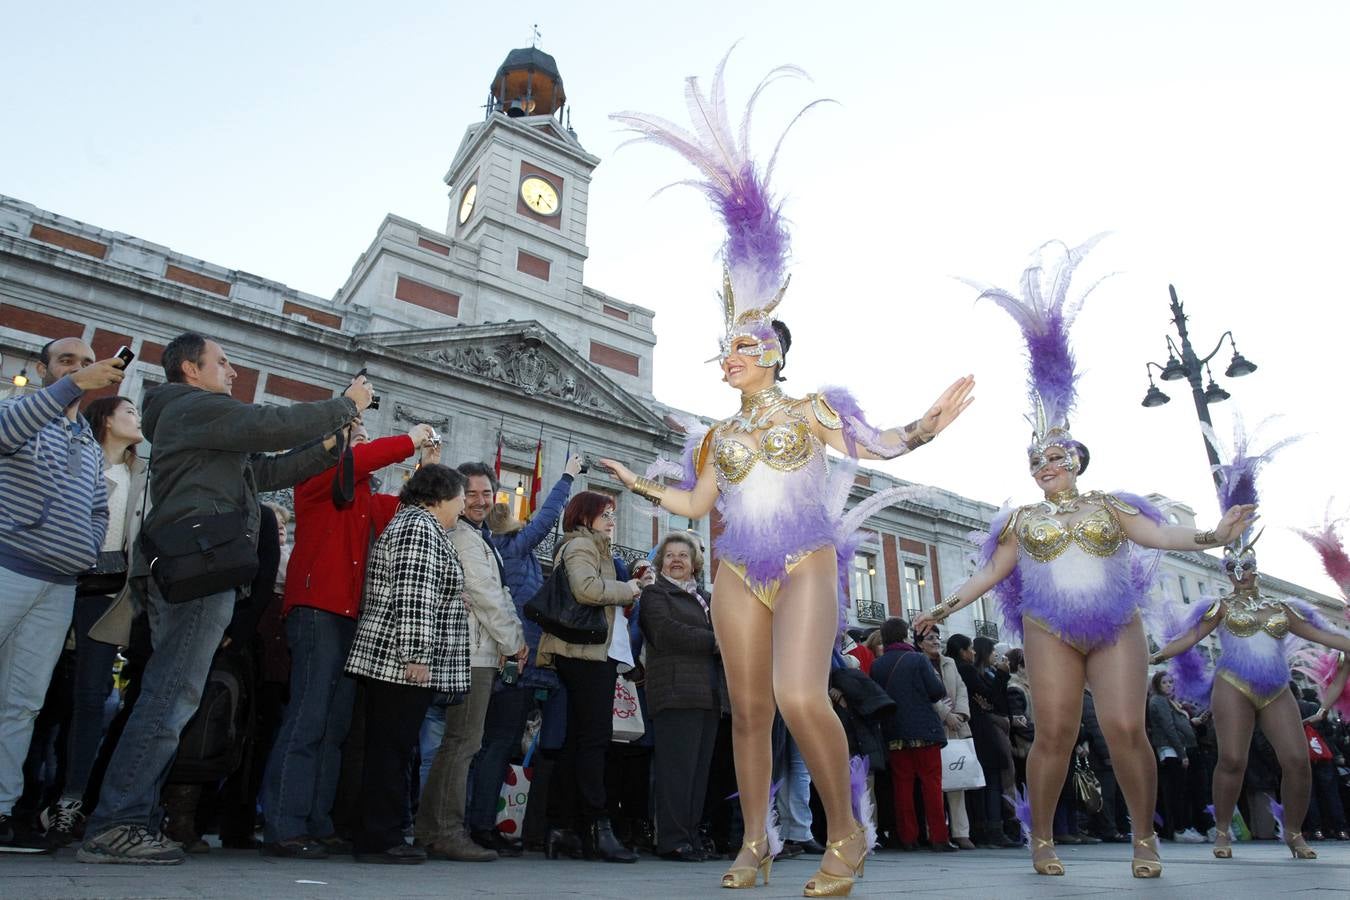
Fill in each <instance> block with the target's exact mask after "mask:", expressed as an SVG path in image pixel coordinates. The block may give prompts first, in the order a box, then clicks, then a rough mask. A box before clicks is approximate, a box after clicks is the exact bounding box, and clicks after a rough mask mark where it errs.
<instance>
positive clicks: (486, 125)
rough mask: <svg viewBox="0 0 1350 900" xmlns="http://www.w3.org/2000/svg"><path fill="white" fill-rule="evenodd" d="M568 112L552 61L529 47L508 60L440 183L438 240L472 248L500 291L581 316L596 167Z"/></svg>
mask: <svg viewBox="0 0 1350 900" xmlns="http://www.w3.org/2000/svg"><path fill="white" fill-rule="evenodd" d="M566 103H567V94H566V92H565V90H564V88H563V80H562V75H561V74H560V73H559V72H558V64H557V62H556V61H554V59H553V57H552V56H550V55H549V54H547V53H545V52H543V51H542V50H540V49H538V48H537V47H528V48H523V49H519V50H512V51H511V52H510V53H509V54H507V56H506V60H505V61H504V62H503V63H502V64H501V67H500V68H498V69H497V74H496V75H495V76H494V77H493V79H492V82H491V84H490V85H489V86H488V101H487V105H486V108H487V115H486V117H485V118H484V120H483V121H482V122H479V123H476V124H474V125H472V126H470V127H469V129H468V130H467V131H466V132H465V135H464V139H463V140H462V141H461V142H460V146H459V149H458V150H457V151H456V153H455V157H454V160H453V161H452V162H451V163H450V170H449V171H448V172H447V173H446V175H445V183H446V184H447V185H449V187H450V216H449V221H448V223H447V226H446V233H447V234H448V235H449V236H451V237H453V238H455V239H457V240H458V241H463V242H464V243H466V244H471V245H475V246H476V247H477V248H478V252H479V260H480V263H479V265H480V270H481V273H482V275H483V276H484V277H485V278H487V279H490V280H491V281H492V282H496V284H497V285H499V286H500V288H501V289H502V290H504V291H506V292H508V293H517V292H524V293H528V294H529V295H532V296H535V297H537V298H539V299H542V300H546V301H547V302H549V303H550V305H557V306H559V307H567V306H575V307H579V306H581V305H582V303H583V296H582V295H583V287H582V269H583V265H584V263H585V260H586V256H587V254H588V250H587V247H586V204H587V198H588V196H589V186H590V178H591V173H592V171H594V169H595V167H596V165H598V164H599V162H600V160H599V159H598V158H596V157H594V156H592V155H591V154H589V153H587V152H586V150H585V148H583V147H582V146H581V143H580V141H578V140H577V137H576V133H575V132H573V131H572V129H571V128H570V126H569V125H568V117H567V112H566ZM485 286H486V285H485ZM484 299H486V298H484ZM480 314H483V315H484V317H485V318H487V319H491V318H492V316H491V313H490V312H489V311H488V310H482V311H481V313H480ZM503 318H505V316H503Z"/></svg>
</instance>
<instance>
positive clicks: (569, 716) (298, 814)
mask: <svg viewBox="0 0 1350 900" xmlns="http://www.w3.org/2000/svg"><path fill="white" fill-rule="evenodd" d="M163 365H164V368H165V376H166V382H167V383H166V384H164V385H162V386H159V387H156V388H153V389H151V390H150V391H148V392H147V395H146V397H145V400H144V409H143V410H142V409H138V408H137V406H136V405H135V403H134V402H133V401H132V400H131V399H130V398H127V397H122V396H112V397H105V398H101V399H95V400H92V401H91V402H88V403H86V404H84V405H83V409H81V401H82V399H83V398H84V395H85V394H86V393H87V392H91V391H98V390H100V389H103V388H108V387H114V386H116V385H117V384H118V383H119V382H120V381H121V377H122V369H123V363H122V362H121V361H120V360H118V359H115V358H114V359H111V360H101V361H99V360H95V358H94V354H93V351H92V350H91V349H90V348H89V347H88V346H87V345H86V344H84V343H83V342H82V341H79V340H77V339H73V338H72V339H63V340H58V341H53V342H52V343H50V344H49V345H48V346H47V347H45V348H44V349H43V351H42V353H41V356H40V363H39V365H38V372H39V374H40V375H41V376H42V378H43V382H44V384H43V387H42V388H41V390H37V391H34V392H32V393H30V394H28V395H26V396H23V397H19V398H15V399H11V400H7V401H4V402H3V403H0V451H3V452H2V453H0V491H3V492H4V493H5V495H6V503H5V505H4V507H3V509H2V510H0V851H2V852H18V853H40V852H48V851H51V850H52V849H54V848H57V847H61V846H67V845H76V846H77V847H78V853H77V858H78V859H80V860H81V861H84V862H95V863H140V864H173V863H178V862H181V861H182V860H183V859H185V858H186V856H187V855H188V854H191V853H205V852H210V851H211V849H212V847H213V845H215V844H218V845H220V846H223V847H229V848H250V847H256V848H257V849H258V850H259V851H260V852H262V853H264V854H266V855H269V856H274V857H282V858H299V859H323V858H326V857H329V856H334V855H347V854H353V853H354V854H355V855H356V856H357V858H358V859H361V860H364V861H370V862H382V863H398V864H406V863H421V862H424V861H426V860H428V859H445V860H453V861H457V862H489V861H491V860H495V859H498V858H499V857H501V856H519V855H521V854H522V853H524V852H526V851H542V852H543V853H544V854H545V855H546V856H548V857H549V858H557V857H559V856H566V857H573V858H578V859H592V860H602V861H607V862H615V863H633V862H637V861H638V860H639V858H640V855H641V854H643V853H648V854H656V855H659V856H660V857H661V858H664V859H669V860H675V861H681V862H702V861H705V860H709V859H719V858H727V857H728V855H734V853H735V851H736V849H737V848H738V846H739V845H740V842H741V839H742V835H741V833H740V831H741V829H740V826H739V811H738V809H737V805H736V801H735V796H736V784H735V772H734V767H733V766H732V764H731V728H730V722H729V716H730V709H729V703H728V699H727V692H726V684H725V677H724V674H723V660H722V657H721V653H720V649H719V647H718V642H717V638H716V635H715V633H714V631H713V628H712V624H711V621H712V620H711V610H712V605H713V604H715V603H716V602H717V600H716V597H715V596H714V595H713V593H712V592H711V591H710V590H709V586H708V584H707V583H706V581H705V574H706V573H707V570H708V566H707V560H706V559H705V555H704V552H705V548H704V547H703V545H702V543H701V540H700V538H699V537H698V536H697V535H696V534H695V533H692V532H683V531H678V532H673V533H670V534H667V535H665V536H664V537H662V539H661V540H660V541H659V542H658V543H657V545H656V546H655V547H654V548H653V549H652V551H651V553H650V554H649V557H648V562H643V563H642V564H640V565H638V566H636V567H634V568H633V570H632V571H630V569H629V566H628V565H626V564H625V563H624V561H623V560H621V559H619V558H618V557H616V555H615V547H614V546H613V537H614V523H615V506H614V500H613V498H612V497H611V496H609V495H607V494H603V493H598V492H592V491H581V492H578V493H576V494H575V495H573V486H574V480H575V478H576V476H577V475H578V474H579V473H580V471H581V470H582V462H581V459H580V457H573V458H571V459H569V460H568V461H567V463H566V465H565V467H564V472H563V475H562V477H561V478H560V479H559V480H558V482H557V483H556V484H555V485H553V486H552V488H551V490H550V491H549V492H548V493H547V495H546V497H545V499H544V500H543V502H542V503H541V504H540V505H539V507H538V508H537V509H535V510H534V511H533V514H532V515H530V516H528V517H523V516H522V517H517V515H516V514H515V512H514V511H513V510H514V508H513V507H512V506H511V505H510V504H507V503H500V502H497V501H498V497H499V485H498V483H497V475H496V472H495V471H494V469H493V468H492V467H491V466H489V465H487V464H485V463H482V462H478V461H468V462H464V463H462V464H460V465H459V466H458V467H456V468H451V467H449V466H447V465H444V464H442V462H441V459H440V441H439V438H438V436H437V435H436V434H435V431H434V429H432V428H431V427H430V426H428V425H416V426H415V427H413V428H412V429H411V430H410V431H409V432H408V433H406V434H398V435H393V436H388V437H381V438H378V439H374V440H372V439H371V438H370V436H369V435H368V434H367V432H366V428H365V426H364V423H363V421H362V417H361V414H362V412H363V410H365V409H366V408H367V407H369V406H370V404H371V402H372V399H373V388H372V386H371V385H370V383H369V382H368V381H367V380H366V379H365V378H364V377H363V376H359V377H357V378H356V379H354V380H353V381H352V383H351V385H350V386H349V387H348V388H347V389H346V390H345V391H344V393H343V394H342V395H341V396H338V397H335V398H333V399H332V400H326V401H320V402H316V403H301V404H296V405H294V406H291V407H287V408H275V407H265V406H254V405H251V404H245V403H240V402H238V401H235V400H233V399H232V398H231V397H230V389H231V386H232V382H233V379H234V371H233V369H232V368H231V367H230V364H229V360H228V358H227V355H226V351H225V348H222V347H221V346H220V345H219V344H217V343H216V342H215V341H212V340H210V339H209V338H206V337H203V336H200V335H195V334H185V335H182V336H180V337H179V338H177V339H175V340H174V341H173V342H171V343H170V344H169V345H168V346H167V347H166V349H165V351H164V354H163ZM147 444H148V445H149V446H150V447H152V448H153V453H145V452H143V451H144V447H145V445H147ZM138 449H139V450H141V451H142V452H139V453H138ZM403 460H415V462H416V465H417V468H416V469H415V471H414V473H413V474H412V475H411V476H410V477H409V478H408V479H407V480H406V481H404V482H403V483H402V485H401V490H400V491H399V492H398V493H396V494H395V493H388V492H385V491H383V490H382V489H381V487H382V486H381V484H380V479H379V476H378V474H377V473H378V472H379V470H380V469H382V468H385V467H386V466H389V465H391V464H394V463H398V462H401V461H403ZM283 487H292V488H293V500H294V502H293V507H294V513H293V516H292V513H291V511H290V510H288V509H286V508H284V507H281V506H274V505H270V504H263V503H260V501H259V497H258V495H259V493H260V492H264V491H269V490H275V489H279V488H283ZM292 519H293V521H292ZM559 531H560V534H559V536H558V539H557V541H556V544H555V546H554V549H553V553H552V557H551V559H541V557H540V553H539V548H540V546H541V545H542V544H543V543H544V541H545V540H546V539H547V538H549V537H550V536H551V535H554V534H555V533H558V532H559ZM241 543H242V544H243V546H244V549H245V550H246V552H242V553H241V552H240V544H241ZM184 547H186V549H184ZM189 558H190V559H189ZM185 559H189V561H191V560H196V566H197V568H196V569H192V568H191V566H188V565H187V563H185V562H184V560H185ZM202 560H206V562H205V563H202V562H201V561H202ZM546 567H548V568H550V569H551V575H550V574H549V573H548V572H546V571H545V569H546ZM564 589H565V593H566V595H567V596H568V597H570V598H571V599H572V601H573V602H575V603H576V604H580V605H581V606H582V607H586V608H589V609H591V611H592V613H591V614H592V615H593V616H594V617H596V618H595V619H594V621H597V622H599V623H602V626H603V628H602V631H603V637H602V638H600V639H597V640H594V641H593V642H581V641H578V642H572V641H570V640H569V639H565V638H562V637H559V636H558V635H557V634H554V633H551V632H549V631H545V630H542V629H541V627H540V625H539V624H538V623H537V622H536V621H535V620H534V618H532V617H531V616H530V615H528V614H527V609H526V604H527V602H528V601H530V600H531V599H532V598H535V597H536V596H537V595H541V594H542V593H543V592H545V591H546V590H564ZM841 643H842V649H843V652H842V653H840V654H838V655H837V656H836V659H835V668H834V669H833V670H832V675H831V679H830V694H831V697H832V699H833V700H834V702H835V705H836V711H837V712H838V714H839V716H840V718H841V720H842V721H843V722H844V725H845V732H846V734H847V735H848V738H849V745H850V752H851V754H852V755H853V756H854V757H855V766H857V767H858V769H857V770H856V771H855V775H857V774H862V775H864V776H865V783H866V790H867V791H868V792H869V793H870V794H871V797H872V799H873V805H874V807H875V809H876V812H877V819H878V826H879V827H878V841H879V844H880V846H881V847H883V848H887V847H888V848H893V849H897V850H901V851H914V850H918V849H920V848H926V849H927V850H930V851H933V852H946V853H950V852H955V851H958V850H974V849H976V848H981V849H1006V848H1013V847H1019V846H1021V843H1022V830H1021V826H1020V824H1019V823H1018V821H1017V819H1016V815H1015V809H1016V806H1017V803H1016V801H1017V797H1018V795H1019V793H1021V792H1024V791H1025V790H1026V761H1027V757H1028V754H1029V752H1030V749H1031V746H1032V743H1033V742H1034V740H1035V734H1036V716H1035V708H1036V705H1035V697H1034V696H1033V695H1032V692H1031V688H1030V684H1029V682H1028V680H1027V677H1026V665H1027V660H1026V659H1025V657H1024V654H1023V652H1022V650H1021V649H1020V648H1009V647H1007V646H1005V645H1001V644H997V643H996V642H995V641H993V640H990V639H989V638H987V637H984V636H976V637H974V638H973V639H972V638H971V637H970V636H967V635H964V634H959V633H952V634H947V635H944V634H943V633H941V632H940V631H939V629H938V628H936V627H932V628H929V629H928V630H926V631H924V632H922V633H917V634H916V633H911V631H910V626H909V624H908V623H907V622H905V621H904V620H902V619H898V618H892V619H888V620H887V621H885V622H884V623H883V624H881V626H880V627H879V628H873V629H854V630H852V631H849V632H846V633H844V634H843V635H841ZM1150 688H1151V689H1150V693H1149V701H1148V708H1147V725H1148V734H1149V738H1150V741H1151V743H1152V745H1153V748H1154V751H1155V754H1156V758H1157V764H1158V770H1159V784H1160V789H1159V807H1158V809H1159V815H1160V825H1159V832H1160V834H1161V835H1162V836H1163V838H1164V839H1167V840H1176V841H1179V842H1203V841H1206V840H1212V839H1213V820H1212V817H1211V815H1210V813H1209V812H1208V809H1209V804H1210V797H1209V785H1210V778H1211V775H1212V773H1213V770H1214V766H1215V762H1216V759H1217V746H1216V741H1215V735H1214V729H1213V726H1212V722H1211V717H1210V714H1209V712H1208V710H1205V709H1202V708H1198V707H1195V706H1192V705H1190V704H1187V703H1183V702H1181V701H1180V700H1179V699H1177V698H1176V697H1175V696H1174V695H1173V692H1172V685H1171V679H1170V678H1169V677H1168V676H1167V675H1166V673H1163V672H1159V673H1157V674H1156V675H1154V676H1153V678H1152V681H1151V685H1150ZM1291 690H1294V691H1295V693H1296V695H1298V694H1299V689H1298V688H1297V686H1291ZM619 697H624V698H632V702H631V708H626V709H625V711H624V713H623V716H624V717H626V721H625V725H624V727H622V728H620V729H618V730H616V728H615V723H616V722H617V721H619V718H620V717H619V713H618V702H619V701H618V700H617V699H616V698H619ZM1300 700H1301V701H1302V705H1303V713H1304V717H1305V724H1306V726H1307V728H1308V735H1309V738H1310V740H1313V739H1314V738H1316V739H1320V741H1321V746H1322V747H1323V749H1322V751H1321V752H1320V753H1319V752H1318V751H1317V748H1316V747H1315V746H1314V748H1313V751H1312V755H1313V787H1314V796H1313V802H1312V805H1311V809H1310V813H1309V816H1308V823H1307V836H1308V837H1309V838H1310V839H1312V840H1321V839H1326V840H1333V839H1334V840H1350V832H1347V824H1346V816H1345V811H1344V810H1345V806H1346V802H1347V801H1348V800H1350V797H1347V787H1348V786H1350V785H1348V781H1350V779H1348V778H1347V768H1346V752H1347V749H1350V747H1348V746H1347V744H1348V743H1350V733H1347V728H1346V725H1345V723H1343V722H1340V721H1339V720H1337V719H1328V718H1326V717H1325V716H1324V715H1322V714H1320V713H1319V710H1318V706H1317V702H1316V696H1315V695H1310V696H1300ZM633 723H637V724H636V725H634V724H633ZM774 758H775V766H774V782H775V784H776V792H775V803H776V806H777V817H778V821H779V824H780V828H781V831H782V835H783V837H784V838H785V842H784V846H783V849H782V851H781V854H780V856H782V857H790V856H795V855H799V854H803V853H820V852H822V850H823V847H822V845H821V843H820V840H821V838H822V837H823V835H822V834H821V833H820V830H819V826H818V823H819V822H820V821H821V820H823V816H821V815H820V814H819V802H818V799H817V798H816V797H815V795H814V791H813V789H812V785H811V779H810V775H809V773H808V772H807V770H806V767H805V765H804V764H803V762H802V758H801V754H800V753H799V752H798V751H797V749H796V743H795V741H794V740H793V736H792V735H791V734H790V733H789V732H788V730H787V729H786V728H785V727H784V725H783V723H782V721H781V719H780V720H778V722H777V723H776V726H775V729H774ZM1278 783H1279V779H1278V767H1277V764H1276V763H1275V761H1274V755H1273V753H1271V752H1270V748H1269V744H1268V743H1267V742H1265V739H1264V737H1263V736H1262V735H1261V733H1260V732H1259V730H1258V731H1257V732H1256V735H1255V737H1254V738H1253V747H1252V753H1251V763H1250V766H1249V769H1248V774H1247V785H1246V790H1245V792H1244V798H1243V801H1242V803H1241V815H1240V820H1241V824H1240V825H1239V826H1238V827H1239V828H1240V829H1241V830H1245V831H1248V832H1250V833H1251V834H1252V835H1254V836H1257V837H1267V836H1273V830H1274V826H1273V822H1272V821H1271V816H1270V813H1269V809H1270V801H1271V800H1273V799H1277V798H1276V797H1275V794H1276V791H1277V785H1278ZM504 785H506V790H505V792H504V788H503V786H504ZM513 786H514V787H513ZM506 795H511V796H512V800H511V802H510V803H508V802H507V801H506V799H505V797H506ZM521 801H523V804H524V809H523V811H522V810H520V809H515V810H514V812H512V810H510V809H508V807H515V806H519V805H520V804H521ZM512 816H514V818H512ZM1130 831H1131V823H1130V822H1128V821H1127V820H1126V817H1125V807H1124V803H1123V802H1122V799H1121V797H1120V795H1119V790H1118V788H1117V785H1116V779H1115V776H1114V773H1113V771H1112V765H1111V758H1110V753H1109V750H1108V748H1107V746H1106V742H1105V740H1104V738H1103V736H1102V731H1101V728H1100V727H1099V725H1098V723H1097V718H1096V713H1095V708H1094V704H1093V698H1092V694H1091V691H1090V690H1088V691H1085V692H1084V696H1083V713H1082V721H1081V728H1080V731H1079V735H1078V742H1077V751H1076V754H1075V759H1074V764H1073V765H1072V766H1071V769H1070V772H1069V774H1068V776H1067V777H1066V779H1065V784H1064V789H1063V791H1062V792H1061V796H1060V801H1059V808H1058V809H1057V811H1056V816H1055V840H1056V841H1057V842H1058V843H1096V842H1099V841H1110V842H1122V841H1127V840H1128V838H1127V837H1126V835H1127V834H1129V833H1130ZM210 836H215V837H216V840H215V841H212V840H209V839H208V838H209V837H210Z"/></svg>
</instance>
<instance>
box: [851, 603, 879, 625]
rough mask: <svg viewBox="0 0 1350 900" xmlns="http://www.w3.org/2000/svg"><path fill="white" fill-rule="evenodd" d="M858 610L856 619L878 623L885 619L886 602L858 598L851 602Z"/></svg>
mask: <svg viewBox="0 0 1350 900" xmlns="http://www.w3.org/2000/svg"><path fill="white" fill-rule="evenodd" d="M853 606H854V608H855V609H856V610H857V611H858V621H859V622H867V623H869V624H873V625H880V624H881V623H882V622H884V621H886V604H884V603H878V602H877V601H875V600H859V601H857V602H856V603H854V604H853Z"/></svg>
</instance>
